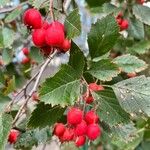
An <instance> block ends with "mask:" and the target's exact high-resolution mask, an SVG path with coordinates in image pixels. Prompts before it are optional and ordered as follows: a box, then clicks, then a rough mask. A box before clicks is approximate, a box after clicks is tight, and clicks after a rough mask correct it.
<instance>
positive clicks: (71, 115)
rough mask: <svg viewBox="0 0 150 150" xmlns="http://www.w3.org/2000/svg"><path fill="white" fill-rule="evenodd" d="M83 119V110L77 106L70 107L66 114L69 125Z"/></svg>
mask: <svg viewBox="0 0 150 150" xmlns="http://www.w3.org/2000/svg"><path fill="white" fill-rule="evenodd" d="M82 119H83V112H82V110H80V109H78V108H71V109H70V110H69V111H68V114H67V122H68V124H70V125H77V124H79V123H81V121H82Z"/></svg>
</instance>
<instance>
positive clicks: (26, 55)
mask: <svg viewBox="0 0 150 150" xmlns="http://www.w3.org/2000/svg"><path fill="white" fill-rule="evenodd" d="M22 52H23V54H24V55H25V58H23V60H22V62H21V63H22V64H27V63H29V62H30V57H29V53H30V51H29V49H28V48H27V47H24V48H23V49H22Z"/></svg>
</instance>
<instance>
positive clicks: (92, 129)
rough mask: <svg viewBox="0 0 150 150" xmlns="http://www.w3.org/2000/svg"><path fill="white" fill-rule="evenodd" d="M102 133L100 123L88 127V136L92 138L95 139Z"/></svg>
mask: <svg viewBox="0 0 150 150" xmlns="http://www.w3.org/2000/svg"><path fill="white" fill-rule="evenodd" d="M100 135H101V130H100V127H99V125H98V124H90V125H89V126H88V127H87V137H88V138H89V139H90V140H95V139H97V138H98V136H100Z"/></svg>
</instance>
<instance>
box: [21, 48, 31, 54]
mask: <svg viewBox="0 0 150 150" xmlns="http://www.w3.org/2000/svg"><path fill="white" fill-rule="evenodd" d="M22 52H23V53H24V55H29V53H30V51H29V49H28V48H27V47H24V48H23V49H22Z"/></svg>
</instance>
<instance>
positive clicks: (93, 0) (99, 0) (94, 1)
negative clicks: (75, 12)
mask: <svg viewBox="0 0 150 150" xmlns="http://www.w3.org/2000/svg"><path fill="white" fill-rule="evenodd" d="M109 1H110V0H86V2H87V4H88V5H89V6H90V7H98V6H101V5H103V4H104V3H106V2H109Z"/></svg>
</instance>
